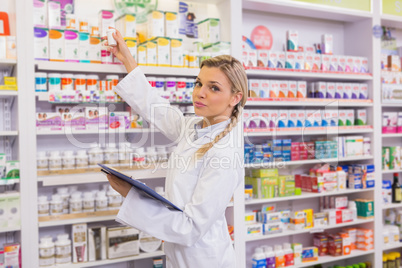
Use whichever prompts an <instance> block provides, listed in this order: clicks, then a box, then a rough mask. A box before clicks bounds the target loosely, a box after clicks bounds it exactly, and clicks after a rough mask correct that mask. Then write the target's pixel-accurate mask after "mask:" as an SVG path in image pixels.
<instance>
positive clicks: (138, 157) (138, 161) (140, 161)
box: [133, 147, 146, 166]
mask: <svg viewBox="0 0 402 268" xmlns="http://www.w3.org/2000/svg"><path fill="white" fill-rule="evenodd" d="M145 159H146V154H145V151H144V148H142V147H140V148H136V149H135V150H134V155H133V162H134V165H136V166H142V165H144V164H145V163H146V162H145Z"/></svg>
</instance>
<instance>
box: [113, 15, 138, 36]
mask: <svg viewBox="0 0 402 268" xmlns="http://www.w3.org/2000/svg"><path fill="white" fill-rule="evenodd" d="M115 24H116V29H117V30H119V32H120V33H121V35H122V36H123V37H131V38H137V34H136V31H135V28H136V17H135V14H123V15H121V16H120V17H118V18H117V19H116V20H115Z"/></svg>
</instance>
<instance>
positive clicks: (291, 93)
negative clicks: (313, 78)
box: [288, 81, 297, 98]
mask: <svg viewBox="0 0 402 268" xmlns="http://www.w3.org/2000/svg"><path fill="white" fill-rule="evenodd" d="M296 97H297V82H296V81H289V82H288V98H296Z"/></svg>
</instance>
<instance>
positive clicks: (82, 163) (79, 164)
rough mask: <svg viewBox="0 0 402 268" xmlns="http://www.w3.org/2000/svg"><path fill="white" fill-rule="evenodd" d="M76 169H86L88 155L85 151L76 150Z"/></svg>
mask: <svg viewBox="0 0 402 268" xmlns="http://www.w3.org/2000/svg"><path fill="white" fill-rule="evenodd" d="M75 166H76V168H88V155H87V151H86V150H78V151H77V155H76V156H75Z"/></svg>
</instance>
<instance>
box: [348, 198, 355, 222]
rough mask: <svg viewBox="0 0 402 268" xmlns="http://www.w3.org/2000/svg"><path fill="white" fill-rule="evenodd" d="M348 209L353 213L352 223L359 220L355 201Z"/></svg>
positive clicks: (350, 202)
mask: <svg viewBox="0 0 402 268" xmlns="http://www.w3.org/2000/svg"><path fill="white" fill-rule="evenodd" d="M348 208H349V209H350V210H352V211H353V216H352V221H356V220H357V207H356V202H355V201H349V203H348Z"/></svg>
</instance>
